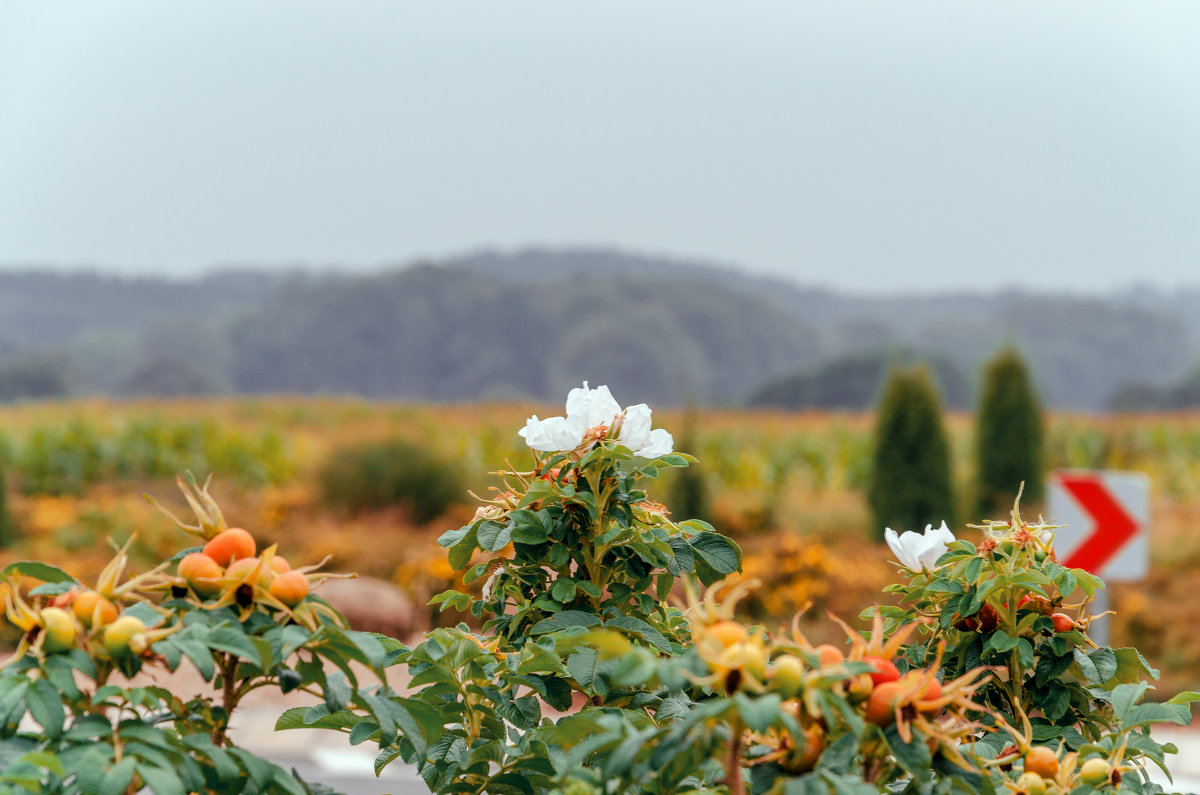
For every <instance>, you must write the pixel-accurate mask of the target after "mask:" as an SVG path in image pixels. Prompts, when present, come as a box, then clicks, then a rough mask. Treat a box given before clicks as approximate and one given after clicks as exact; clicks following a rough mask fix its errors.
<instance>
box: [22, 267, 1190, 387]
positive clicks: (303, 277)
mask: <svg viewBox="0 0 1200 795" xmlns="http://www.w3.org/2000/svg"><path fill="white" fill-rule="evenodd" d="M1197 299H1200V293H1197V292H1196V291H1191V292H1187V291H1177V292H1175V293H1172V294H1169V295H1168V294H1163V293H1156V292H1153V291H1148V290H1138V291H1136V292H1134V293H1131V294H1130V295H1129V296H1123V295H1112V296H1107V297H1086V298H1085V297H1078V296H1071V295H1052V294H1032V293H1026V292H1018V291H1004V292H997V293H951V294H936V295H901V296H894V297H884V296H857V295H850V294H842V293H837V292H833V291H830V290H826V289H821V288H813V287H805V286H802V285H797V284H793V283H790V282H787V281H783V280H780V279H774V278H767V277H760V276H757V275H752V274H749V273H746V272H744V271H740V270H737V269H735V268H732V267H721V266H715V265H710V264H705V263H696V262H688V261H683V260H676V259H665V258H655V257H644V256H635V255H630V254H624V253H621V252H617V251H609V250H602V249H563V250H551V249H531V250H527V251H517V252H508V253H493V252H480V253H476V254H472V255H469V256H463V257H459V258H456V259H453V260H450V261H446V262H440V263H424V264H415V265H409V266H405V267H399V266H397V267H396V268H393V269H389V270H386V271H382V272H377V273H370V274H354V275H338V274H333V273H312V272H303V271H293V272H289V273H279V272H270V271H266V270H261V271H259V270H254V269H243V270H238V271H225V272H215V273H212V274H209V275H207V276H205V277H203V278H200V279H193V280H168V279H153V278H145V277H143V278H135V279H131V278H119V277H115V276H106V275H102V274H96V273H61V272H58V273H46V272H6V271H0V399H8V400H12V399H20V398H22V397H45V396H55V395H66V394H92V393H105V394H113V395H129V394H162V395H175V394H211V393H226V392H248V393H277V392H299V393H327V394H358V395H363V396H366V397H371V398H396V399H407V400H434V401H457V400H475V399H480V398H496V397H532V398H544V399H554V398H556V397H557V396H558V395H560V394H561V393H562V391H563V389H564V388H565V387H566V386H569V385H570V384H572V383H575V382H577V381H580V380H583V379H585V378H587V379H590V380H592V381H596V382H607V383H609V384H610V385H611V386H612V387H613V389H614V390H615V391H618V390H619V391H618V394H619V395H621V396H622V399H627V400H647V401H653V402H656V403H660V404H679V403H684V402H700V403H709V404H740V403H742V402H744V401H745V400H746V399H748V398H749V397H750V396H751V395H752V394H754V393H756V392H757V391H760V387H762V386H763V385H764V384H766V383H767V382H771V381H773V382H776V383H781V382H787V381H788V380H789V379H792V380H795V379H797V378H799V379H801V380H800V381H797V382H796V383H804V384H807V385H806V386H804V387H803V388H800V387H796V388H794V389H791V392H790V394H811V395H818V394H819V398H814V399H817V400H818V403H819V405H822V406H829V405H843V406H846V407H849V408H853V407H858V406H859V405H861V404H862V402H863V401H864V399H866V397H864V396H869V392H870V389H869V386H868V387H863V386H861V385H860V386H857V387H855V390H856V391H855V392H854V397H853V399H852V400H848V401H847V402H840V401H841V398H839V397H838V395H837V394H836V390H835V391H834V392H833V393H832V396H831V393H830V390H828V389H820V388H818V387H814V386H812V384H813V383H819V382H821V381H822V380H823V379H827V378H828V377H829V374H830V373H840V372H856V370H855V368H857V367H860V366H861V364H860V363H861V362H862V361H864V357H865V359H871V357H873V356H875V357H877V356H879V355H885V354H881V352H886V351H888V350H904V351H907V352H909V353H908V354H906V355H918V356H925V357H929V358H931V359H932V360H935V361H936V362H938V365H937V366H938V367H939V368H940V369H941V370H942V371H943V372H947V373H948V372H950V370H949V369H948V368H954V369H955V370H956V371H957V372H958V373H959V374H960V375H956V376H954V378H955V393H956V394H955V395H954V399H953V400H952V401H951V402H952V403H954V404H955V405H963V404H969V402H970V400H969V393H970V391H971V389H972V386H971V384H972V383H973V380H974V376H975V373H976V371H977V370H978V366H979V363H980V362H981V361H982V359H984V358H986V357H987V356H989V355H990V354H991V353H992V352H994V351H995V350H996V349H997V348H998V347H999V346H1000V345H1002V344H1004V343H1006V342H1014V343H1016V344H1017V345H1018V346H1019V347H1020V348H1021V349H1022V350H1023V351H1024V352H1025V354H1026V356H1027V357H1028V358H1029V360H1030V362H1031V365H1032V368H1033V371H1034V373H1035V378H1036V379H1037V382H1038V384H1039V387H1040V388H1041V390H1042V392H1043V395H1044V397H1045V399H1046V402H1047V403H1048V404H1049V405H1050V406H1053V407H1059V408H1078V409H1099V408H1103V407H1105V406H1106V405H1107V404H1108V402H1109V401H1110V399H1112V398H1113V397H1114V395H1116V396H1117V397H1118V398H1122V396H1124V398H1128V396H1129V395H1134V394H1142V393H1143V392H1144V393H1146V394H1160V393H1161V391H1162V390H1169V389H1171V385H1172V384H1174V383H1175V382H1176V381H1178V380H1179V379H1181V378H1182V377H1184V375H1185V374H1187V373H1188V372H1189V370H1190V368H1192V367H1193V366H1194V365H1195V364H1196V363H1197V362H1200V322H1197V321H1196V318H1195V317H1194V313H1192V312H1190V311H1188V307H1189V306H1193V305H1194V302H1195V301H1196V300H1197ZM823 374H824V375H823ZM805 379H808V380H807V381H806V380H805ZM813 379H816V381H815V382H814V381H813ZM868 383H869V380H868ZM1131 384H1132V385H1133V386H1131ZM814 389H815V390H816V391H815V392H814V391H813V390H814ZM864 390H865V391H864ZM963 390H965V393H966V394H967V396H968V397H967V398H964V397H963V394H964V392H963ZM1138 390H1142V391H1141V392H1139V391H1138ZM776 391H777V392H778V390H776ZM784 391H785V392H787V390H784ZM1172 394H1174V393H1172Z"/></svg>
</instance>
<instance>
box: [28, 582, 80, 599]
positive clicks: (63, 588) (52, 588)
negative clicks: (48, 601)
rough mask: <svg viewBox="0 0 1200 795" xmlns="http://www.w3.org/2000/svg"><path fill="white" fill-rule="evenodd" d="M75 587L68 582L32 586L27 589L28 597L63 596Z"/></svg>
mask: <svg viewBox="0 0 1200 795" xmlns="http://www.w3.org/2000/svg"><path fill="white" fill-rule="evenodd" d="M74 587H75V584H74V583H70V582H65V581H64V582H44V583H42V584H41V585H37V586H34V587H33V588H30V589H29V595H30V596H58V595H59V594H64V593H67V592H68V591H70V590H71V589H72V588H74Z"/></svg>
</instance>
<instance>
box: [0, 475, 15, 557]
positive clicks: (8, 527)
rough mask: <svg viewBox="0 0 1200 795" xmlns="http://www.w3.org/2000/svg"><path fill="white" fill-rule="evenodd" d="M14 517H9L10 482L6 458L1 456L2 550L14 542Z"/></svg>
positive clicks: (0, 522)
mask: <svg viewBox="0 0 1200 795" xmlns="http://www.w3.org/2000/svg"><path fill="white" fill-rule="evenodd" d="M12 535H13V525H12V517H10V516H9V515H8V482H7V479H6V478H5V477H4V456H3V455H0V548H3V547H7V546H8V545H9V544H11V543H12V541H13V537H12Z"/></svg>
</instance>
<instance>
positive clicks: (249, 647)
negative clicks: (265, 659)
mask: <svg viewBox="0 0 1200 795" xmlns="http://www.w3.org/2000/svg"><path fill="white" fill-rule="evenodd" d="M204 642H205V643H207V644H208V646H209V647H210V648H213V649H217V650H218V651H223V652H227V653H229V654H232V655H234V656H235V657H241V658H242V659H243V660H247V661H249V662H252V663H254V664H255V665H257V666H259V667H260V668H261V667H262V657H261V656H260V655H259V653H258V649H257V648H255V646H254V644H253V643H251V642H250V638H249V637H247V636H246V634H245V633H243V632H242V630H241V628H240V627H234V626H228V625H226V626H219V627H217V628H216V629H214V630H213V631H212V632H210V633H209V635H208V637H207V638H205V640H204Z"/></svg>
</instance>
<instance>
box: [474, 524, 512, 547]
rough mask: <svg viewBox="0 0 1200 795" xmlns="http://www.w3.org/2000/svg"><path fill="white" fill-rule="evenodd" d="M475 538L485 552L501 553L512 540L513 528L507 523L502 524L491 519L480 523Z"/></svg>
mask: <svg viewBox="0 0 1200 795" xmlns="http://www.w3.org/2000/svg"><path fill="white" fill-rule="evenodd" d="M475 537H476V539H477V540H478V543H479V548H480V549H482V550H484V551H485V552H499V551H500V550H502V549H504V548H505V547H506V546H508V542H509V541H511V540H512V527H511V525H509V524H507V523H505V524H501V523H500V522H494V521H492V520H490V519H489V520H488V521H486V522H480V523H479V526H478V527H477V528H476V530H475Z"/></svg>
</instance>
